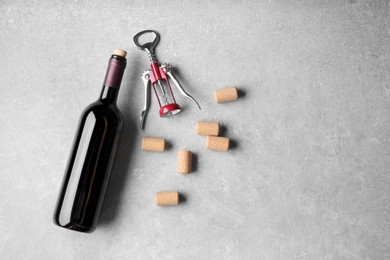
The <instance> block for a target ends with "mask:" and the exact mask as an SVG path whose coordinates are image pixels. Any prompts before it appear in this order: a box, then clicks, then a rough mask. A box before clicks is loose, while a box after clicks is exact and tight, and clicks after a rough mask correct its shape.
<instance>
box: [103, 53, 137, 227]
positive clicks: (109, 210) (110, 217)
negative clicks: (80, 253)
mask: <svg viewBox="0 0 390 260" xmlns="http://www.w3.org/2000/svg"><path fill="white" fill-rule="evenodd" d="M137 63H138V62H137V59H134V60H133V66H132V67H133V68H138V67H139V66H138V64H137ZM139 75H140V73H139V71H137V70H132V73H130V75H129V77H128V79H129V80H128V82H127V84H126V85H123V86H122V95H123V97H134V96H135V95H134V93H135V91H136V90H139V88H136V87H135V86H134V85H135V84H136V82H137V77H138V76H139ZM124 104H125V105H124V106H123V108H121V111H122V114H123V118H124V125H123V130H122V137H121V140H120V144H119V147H118V151H117V153H116V156H115V162H114V166H113V169H112V172H111V177H110V182H109V184H108V188H107V192H106V196H105V199H104V202H103V206H102V210H101V214H100V219H99V225H108V224H110V223H111V222H113V221H114V220H115V219H116V218H117V216H118V215H119V212H120V205H121V204H123V200H124V193H125V190H126V187H127V185H128V183H129V180H130V178H131V174H130V171H129V169H130V168H131V165H132V163H133V160H134V157H133V156H132V155H133V154H134V153H135V152H136V151H135V149H136V140H137V135H138V134H139V126H140V125H139V124H138V123H137V122H136V119H135V118H134V114H136V111H135V110H136V109H137V108H136V107H134V106H133V102H129V101H128V100H126V101H125V102H124ZM131 111H133V112H131Z"/></svg>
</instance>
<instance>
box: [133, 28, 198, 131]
mask: <svg viewBox="0 0 390 260" xmlns="http://www.w3.org/2000/svg"><path fill="white" fill-rule="evenodd" d="M148 33H152V34H153V35H154V40H153V41H151V42H146V43H144V44H140V43H139V41H138V39H139V37H140V36H141V35H144V34H148ZM133 41H134V44H135V46H137V47H138V48H139V49H141V50H145V51H146V52H147V53H148V56H149V59H150V62H151V64H150V69H148V70H146V71H145V72H144V73H143V74H142V81H143V83H144V87H145V106H144V109H143V111H142V113H141V117H140V126H141V129H144V127H145V119H146V116H147V113H148V111H149V108H150V92H151V91H150V90H151V88H153V91H154V93H155V94H156V97H157V101H158V104H159V105H160V111H159V112H160V117H163V118H166V117H172V116H173V115H176V114H178V113H180V112H181V107H180V106H179V104H177V102H176V99H175V96H174V95H173V92H172V88H171V85H170V80H171V81H172V82H173V84H174V85H175V86H176V88H177V89H178V90H179V92H180V93H181V94H182V95H183V96H185V97H186V98H188V99H189V100H191V101H192V102H193V103H194V104H195V105H197V106H198V108H199V109H201V108H200V106H199V104H198V102H196V100H195V99H194V98H193V97H192V96H191V95H189V94H188V93H187V92H186V91H185V90H184V89H183V87H182V85H181V84H180V83H179V81H178V80H177V78H176V77H175V75H174V73H173V70H172V66H171V65H169V64H164V65H160V64H159V63H158V61H157V57H156V54H155V51H154V50H155V48H156V46H157V44H158V43H159V41H160V34H159V33H158V32H156V31H154V30H145V31H142V32H139V33H137V34H136V35H135V36H134V38H133Z"/></svg>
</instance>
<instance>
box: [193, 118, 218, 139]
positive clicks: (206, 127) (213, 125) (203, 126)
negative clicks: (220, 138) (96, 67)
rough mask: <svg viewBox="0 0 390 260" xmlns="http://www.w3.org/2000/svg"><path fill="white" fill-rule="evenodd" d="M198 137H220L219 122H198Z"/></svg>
mask: <svg viewBox="0 0 390 260" xmlns="http://www.w3.org/2000/svg"><path fill="white" fill-rule="evenodd" d="M196 133H197V134H198V135H214V136H217V135H219V124H218V123H217V122H200V121H199V122H198V123H197V124H196Z"/></svg>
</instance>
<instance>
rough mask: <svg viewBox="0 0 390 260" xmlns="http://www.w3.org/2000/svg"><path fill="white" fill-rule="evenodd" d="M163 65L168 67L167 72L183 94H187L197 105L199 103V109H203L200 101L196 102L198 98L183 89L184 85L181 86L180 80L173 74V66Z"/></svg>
mask: <svg viewBox="0 0 390 260" xmlns="http://www.w3.org/2000/svg"><path fill="white" fill-rule="evenodd" d="M162 67H165V68H164V69H166V74H167V75H168V77H169V78H170V79H171V80H172V81H173V83H174V84H175V86H176V87H177V89H178V90H179V91H180V93H181V94H182V95H183V96H185V97H186V98H188V99H189V100H191V101H192V102H193V103H194V104H195V105H197V106H198V108H199V109H202V108H201V107H200V105H199V104H198V102H196V100H195V99H194V98H193V97H192V96H191V95H190V94H188V93H187V92H186V91H185V90H184V89H183V87H182V86H181V84H180V82H179V81H178V80H177V78H176V77H175V75H174V74H173V71H172V67H171V66H170V65H167V66H165V65H164V66H162Z"/></svg>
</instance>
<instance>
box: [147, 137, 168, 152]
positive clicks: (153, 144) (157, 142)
mask: <svg viewBox="0 0 390 260" xmlns="http://www.w3.org/2000/svg"><path fill="white" fill-rule="evenodd" d="M142 150H144V151H149V152H164V151H165V139H164V138H156V137H144V138H142Z"/></svg>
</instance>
